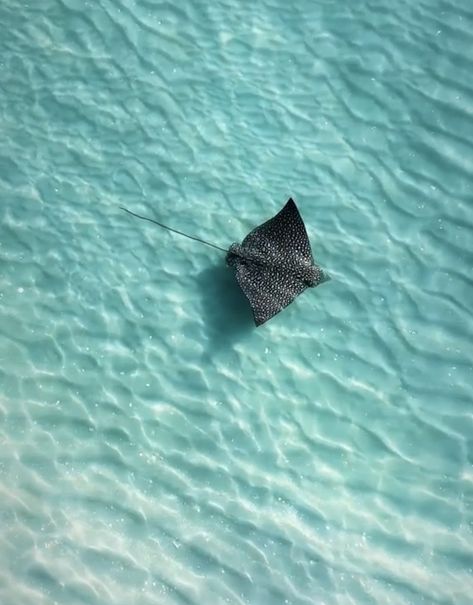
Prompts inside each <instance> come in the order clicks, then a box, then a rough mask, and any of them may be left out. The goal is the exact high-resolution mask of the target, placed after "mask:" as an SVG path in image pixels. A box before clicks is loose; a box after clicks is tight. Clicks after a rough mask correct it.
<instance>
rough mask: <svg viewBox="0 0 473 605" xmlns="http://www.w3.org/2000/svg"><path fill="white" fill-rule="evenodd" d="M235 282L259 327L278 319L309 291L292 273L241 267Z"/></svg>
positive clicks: (249, 266) (246, 266)
mask: <svg viewBox="0 0 473 605" xmlns="http://www.w3.org/2000/svg"><path fill="white" fill-rule="evenodd" d="M236 278H237V280H238V283H239V284H240V287H241V289H242V290H243V292H244V294H245V296H246V297H247V299H248V301H249V303H250V305H251V309H252V311H253V316H254V320H255V324H256V325H257V326H261V325H262V324H264V323H265V322H267V321H268V320H269V319H271V318H272V317H274V316H275V315H277V314H278V313H279V312H280V311H282V310H283V309H284V308H285V307H287V306H288V305H289V304H291V303H292V301H293V300H294V299H295V298H296V297H297V296H299V294H301V293H302V292H303V291H304V290H305V289H306V288H307V285H306V284H305V283H304V282H302V281H301V280H300V279H298V278H297V277H295V276H294V275H291V274H290V273H289V272H285V271H278V270H276V269H268V268H263V267H259V266H256V265H246V264H240V265H239V266H238V267H237V270H236Z"/></svg>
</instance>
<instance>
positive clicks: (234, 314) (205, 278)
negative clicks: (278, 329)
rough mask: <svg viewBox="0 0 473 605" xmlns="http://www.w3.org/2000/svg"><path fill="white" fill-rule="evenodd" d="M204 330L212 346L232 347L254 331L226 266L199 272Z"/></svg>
mask: <svg viewBox="0 0 473 605" xmlns="http://www.w3.org/2000/svg"><path fill="white" fill-rule="evenodd" d="M196 282H197V285H198V287H199V288H200V290H201V302H202V313H203V321H204V326H205V327H204V329H205V332H206V334H207V336H208V339H209V342H210V343H211V344H212V345H213V346H215V347H225V346H229V345H232V344H234V343H235V342H236V341H238V340H241V339H243V338H245V337H246V336H248V335H249V334H250V332H251V331H252V330H253V329H254V328H255V324H254V321H253V315H252V313H251V308H250V305H249V303H248V300H247V298H246V297H245V295H244V294H243V292H242V291H241V289H240V286H239V285H238V283H237V281H236V279H235V274H234V271H233V270H232V269H231V268H230V267H227V266H226V265H224V264H222V265H214V266H212V267H209V268H208V269H205V270H204V271H202V272H201V273H199V274H198V275H197V277H196Z"/></svg>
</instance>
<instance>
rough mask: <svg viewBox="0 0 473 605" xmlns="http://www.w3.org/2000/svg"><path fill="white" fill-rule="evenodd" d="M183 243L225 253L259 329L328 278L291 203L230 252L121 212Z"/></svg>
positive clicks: (165, 226) (139, 216) (175, 230)
mask: <svg viewBox="0 0 473 605" xmlns="http://www.w3.org/2000/svg"><path fill="white" fill-rule="evenodd" d="M121 209H122V210H124V211H125V212H128V214H131V215H133V216H136V217H138V218H141V219H143V220H146V221H150V222H152V223H155V224H157V225H159V226H160V227H163V228H164V229H167V230H168V231H172V232H173V233H178V234H179V235H183V236H184V237H188V238H189V239H192V240H194V241H198V242H200V243H202V244H206V245H207V246H211V247H212V248H216V249H217V250H221V251H223V252H225V253H226V262H227V265H228V266H230V267H233V268H234V270H235V276H236V279H237V281H238V284H239V285H240V288H241V289H242V290H243V292H244V294H245V296H246V297H247V299H248V301H249V303H250V306H251V309H252V311H253V317H254V320H255V324H256V325H257V326H261V325H262V324H264V323H265V322H266V321H268V320H269V319H271V318H272V317H274V316H275V315H276V314H277V313H279V312H280V311H282V310H283V309H284V308H285V307H287V306H288V305H289V304H290V303H292V302H293V300H294V299H295V298H297V297H298V296H299V295H300V294H302V292H304V290H306V288H313V287H315V286H318V285H319V284H321V283H323V282H325V281H327V280H328V279H330V278H329V276H328V275H327V273H325V272H324V271H322V269H321V268H320V267H319V266H318V265H316V264H315V262H314V259H313V256H312V250H311V247H310V242H309V238H308V236H307V231H306V228H305V225H304V221H303V220H302V217H301V215H300V213H299V210H298V209H297V206H296V203H295V202H294V200H293V199H292V198H289V200H288V201H287V202H286V204H285V206H284V207H283V208H282V210H280V211H279V212H278V213H277V214H276V215H275V216H273V218H270V219H269V220H268V221H266V222H265V223H262V224H261V225H259V227H256V228H255V229H253V231H251V232H250V233H249V234H248V235H247V236H246V237H245V238H244V240H243V241H242V242H241V244H238V243H234V244H232V245H231V246H230V248H229V249H228V250H226V249H225V248H221V247H220V246H216V245H215V244H212V243H210V242H207V241H205V240H203V239H200V238H198V237H194V236H192V235H188V234H187V233H183V232H182V231H178V230H177V229H173V228H172V227H168V226H167V225H163V224H162V223H160V222H158V221H156V220H154V219H152V218H148V217H146V216H141V215H139V214H136V213H135V212H131V211H130V210H127V209H126V208H121Z"/></svg>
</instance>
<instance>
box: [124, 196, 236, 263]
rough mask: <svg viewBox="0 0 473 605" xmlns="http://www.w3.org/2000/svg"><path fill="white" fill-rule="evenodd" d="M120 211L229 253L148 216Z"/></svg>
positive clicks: (129, 211) (125, 210)
mask: <svg viewBox="0 0 473 605" xmlns="http://www.w3.org/2000/svg"><path fill="white" fill-rule="evenodd" d="M120 210H123V211H124V212H128V214H131V215H132V216H136V218H140V219H142V220H143V221H149V222H150V223H154V224H155V225H159V226H160V227H162V228H163V229H167V230H168V231H172V232H173V233H177V234H178V235H183V236H184V237H187V238H189V239H193V240H194V241H195V242H200V243H201V244H205V245H206V246H211V247H212V248H216V249H217V250H221V251H222V252H227V250H225V248H221V247H220V246H217V245H216V244H212V243H210V242H206V241H205V240H204V239H200V237H194V236H193V235H188V234H187V233H183V232H182V231H178V230H177V229H173V228H172V227H168V226H167V225H163V223H160V222H159V221H156V220H154V219H153V218H149V217H147V216H141V214H136V212H132V211H131V210H127V209H126V208H123V206H120Z"/></svg>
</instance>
